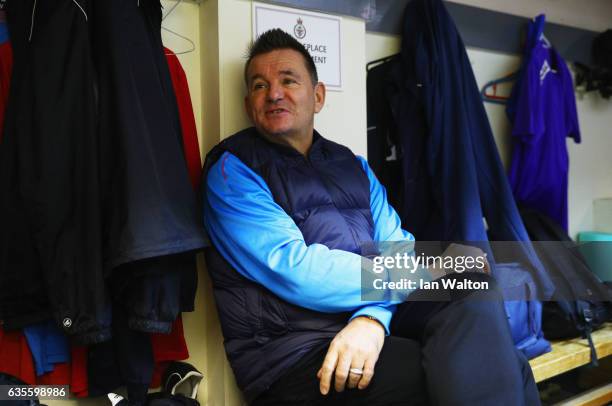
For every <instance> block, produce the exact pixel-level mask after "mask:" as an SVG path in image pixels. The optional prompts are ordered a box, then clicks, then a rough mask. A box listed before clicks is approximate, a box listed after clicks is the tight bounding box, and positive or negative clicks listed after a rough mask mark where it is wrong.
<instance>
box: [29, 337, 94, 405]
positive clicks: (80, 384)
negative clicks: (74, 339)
mask: <svg viewBox="0 0 612 406" xmlns="http://www.w3.org/2000/svg"><path fill="white" fill-rule="evenodd" d="M70 355H71V361H70V362H69V363H68V362H63V363H59V364H55V368H54V369H53V371H51V372H47V373H46V374H44V375H42V376H40V377H38V379H37V383H38V384H39V385H70V391H71V392H72V393H73V394H74V395H75V396H76V397H79V398H82V397H87V347H81V346H76V345H71V346H70Z"/></svg>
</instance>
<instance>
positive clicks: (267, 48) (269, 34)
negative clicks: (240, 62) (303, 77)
mask: <svg viewBox="0 0 612 406" xmlns="http://www.w3.org/2000/svg"><path fill="white" fill-rule="evenodd" d="M277 49H293V50H294V51H297V52H299V53H300V54H302V57H303V58H304V64H305V65H306V69H307V70H308V73H309V74H310V79H311V80H312V84H313V86H314V85H316V84H317V82H318V81H319V76H318V75H317V67H316V65H315V63H314V60H313V59H312V56H310V54H309V53H308V51H307V50H306V48H305V47H304V45H302V44H301V43H300V42H299V41H298V40H297V39H295V38H293V37H292V36H291V35H289V34H287V33H286V32H285V31H283V30H281V29H280V28H273V29H271V30H268V31H266V32H264V33H263V34H261V35H260V36H259V37H258V38H257V39H256V40H255V41H254V42H253V43H251V46H249V51H248V54H247V61H246V64H245V65H244V81H245V82H246V83H247V85H248V84H249V78H248V77H247V70H248V69H249V65H250V64H251V61H252V60H253V58H255V57H256V56H257V55H261V54H267V53H268V52H272V51H276V50H277Z"/></svg>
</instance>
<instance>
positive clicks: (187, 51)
mask: <svg viewBox="0 0 612 406" xmlns="http://www.w3.org/2000/svg"><path fill="white" fill-rule="evenodd" d="M182 2H183V0H178V1H177V2H176V4H174V5H173V6H172V7H170V10H168V12H167V13H166V14H165V15H163V16H162V21H164V20H165V19H166V18H167V17H168V16H169V15H170V14H172V12H174V10H176V8H177V7H178V6H179V5H180V4H181V3H182ZM161 29H162V30H164V31H166V32H169V33H170V34H173V35H175V36H177V37H178V38H180V39H182V40H185V41H187V42H189V44H190V45H191V47H190V48H189V49H187V50H185V51H179V52H173V53H172V54H174V55H183V54H188V53H190V52H193V51H195V49H196V46H195V43H194V42H193V41H192V40H191V39H190V38H188V37H186V36H184V35H182V34H179V33H178V32H176V31H173V30H171V29H170V28H167V27H164V26H163V25H162V26H161ZM172 54H166V55H172Z"/></svg>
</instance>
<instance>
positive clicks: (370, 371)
mask: <svg viewBox="0 0 612 406" xmlns="http://www.w3.org/2000/svg"><path fill="white" fill-rule="evenodd" d="M377 360H378V358H370V359H367V360H366V362H365V365H364V366H363V375H361V380H360V381H359V384H358V385H357V388H359V389H365V388H367V387H368V385H369V384H370V381H371V380H372V377H373V376H374V365H376V361H377Z"/></svg>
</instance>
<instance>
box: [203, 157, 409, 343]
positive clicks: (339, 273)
mask: <svg viewBox="0 0 612 406" xmlns="http://www.w3.org/2000/svg"><path fill="white" fill-rule="evenodd" d="M359 161H360V163H361V164H362V166H363V170H364V171H365V172H366V173H367V176H368V179H369V181H370V208H371V211H372V217H373V220H374V241H413V240H414V237H413V236H412V234H410V233H408V232H406V231H404V230H402V229H401V222H400V219H399V217H398V215H397V213H396V212H395V210H394V209H393V208H392V207H391V206H390V205H389V204H388V202H387V196H386V192H385V190H384V188H383V187H382V185H381V184H380V182H379V181H378V180H377V179H376V177H375V176H374V174H373V172H372V171H371V170H370V168H369V166H368V164H367V162H366V161H365V160H364V159H363V158H361V157H359ZM206 188H207V191H206V197H207V198H206V199H205V201H204V224H205V226H206V230H207V231H208V233H209V235H210V237H211V239H212V241H213V242H214V244H215V246H216V247H217V249H218V250H219V252H220V253H221V254H222V255H223V257H224V258H225V259H226V260H227V261H228V262H229V263H230V264H231V265H232V266H233V267H234V268H235V269H236V270H237V271H238V272H239V273H240V274H241V275H243V276H244V277H246V278H248V279H249V280H252V281H255V282H257V283H259V284H261V285H264V286H265V287H266V288H268V289H269V290H270V291H271V292H273V293H274V294H276V295H277V296H279V297H280V298H282V299H284V300H286V301H288V302H290V303H293V304H295V305H298V306H301V307H305V308H308V309H312V310H316V311H320V312H329V313H333V312H345V311H352V312H354V313H353V316H352V317H353V318H354V317H357V316H361V315H368V316H372V317H375V318H376V319H378V320H379V321H380V322H381V323H382V324H383V325H384V326H385V329H386V331H387V334H389V323H390V321H391V317H392V316H393V312H394V311H395V305H396V304H397V303H399V301H379V302H364V301H363V300H362V285H361V263H362V257H361V256H359V255H357V254H354V253H352V252H348V251H343V250H337V249H329V248H327V247H326V246H325V245H323V244H311V245H306V243H305V242H304V238H303V236H302V233H301V231H300V229H299V228H298V227H297V225H296V224H295V222H294V221H293V219H292V218H291V217H290V216H289V215H288V214H287V213H286V212H285V211H284V210H283V209H282V208H281V207H280V206H279V205H278V204H277V203H276V202H275V201H274V198H273V197H272V193H271V192H270V189H269V188H268V185H267V184H266V183H265V181H264V180H263V179H262V178H261V177H260V176H259V175H257V174H256V173H255V172H254V171H252V170H251V169H250V168H249V167H247V166H246V165H245V164H243V163H242V162H241V161H240V160H239V159H238V158H236V157H235V156H234V155H232V154H231V153H229V152H225V153H224V154H223V155H222V156H221V158H220V159H219V160H218V161H217V163H215V164H214V165H213V166H212V167H211V169H210V171H209V173H208V178H207V184H206Z"/></svg>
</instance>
